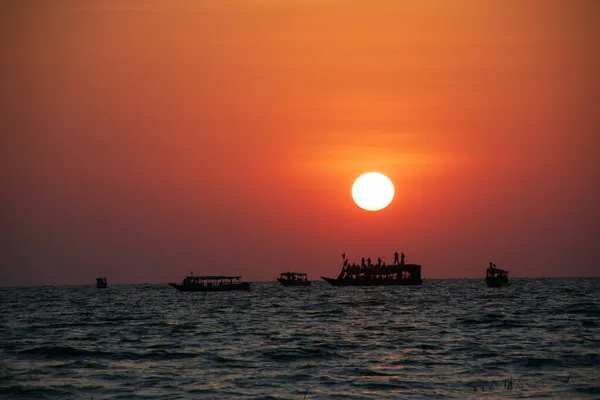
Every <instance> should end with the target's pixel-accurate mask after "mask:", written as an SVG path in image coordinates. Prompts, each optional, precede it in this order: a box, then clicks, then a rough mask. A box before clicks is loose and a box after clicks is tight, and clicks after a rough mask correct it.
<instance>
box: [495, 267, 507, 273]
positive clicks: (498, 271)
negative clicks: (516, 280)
mask: <svg viewBox="0 0 600 400" xmlns="http://www.w3.org/2000/svg"><path fill="white" fill-rule="evenodd" d="M492 271H493V272H495V273H497V274H508V271H507V270H505V269H500V268H494V269H492Z"/></svg>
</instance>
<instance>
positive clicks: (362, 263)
mask: <svg viewBox="0 0 600 400" xmlns="http://www.w3.org/2000/svg"><path fill="white" fill-rule="evenodd" d="M360 266H361V267H363V268H364V267H365V266H366V265H365V258H364V257H363V258H361V259H360Z"/></svg>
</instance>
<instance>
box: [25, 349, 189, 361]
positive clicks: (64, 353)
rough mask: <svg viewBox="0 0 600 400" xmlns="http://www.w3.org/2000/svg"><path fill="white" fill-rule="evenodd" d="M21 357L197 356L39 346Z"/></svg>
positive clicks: (161, 358)
mask: <svg viewBox="0 0 600 400" xmlns="http://www.w3.org/2000/svg"><path fill="white" fill-rule="evenodd" d="M18 353H19V355H21V356H30V357H36V356H40V357H45V358H49V359H56V360H61V359H72V358H77V357H79V358H97V359H104V358H106V359H110V360H140V359H141V360H173V359H182V358H196V357H198V356H199V354H194V353H181V352H169V351H164V350H159V351H151V352H139V353H135V352H117V353H112V352H106V351H100V350H86V349H78V348H75V347H70V346H41V347H33V348H30V349H26V350H21V351H19V352H18Z"/></svg>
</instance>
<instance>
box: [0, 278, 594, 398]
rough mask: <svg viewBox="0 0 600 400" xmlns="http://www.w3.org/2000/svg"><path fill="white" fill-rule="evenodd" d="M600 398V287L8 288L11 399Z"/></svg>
mask: <svg viewBox="0 0 600 400" xmlns="http://www.w3.org/2000/svg"><path fill="white" fill-rule="evenodd" d="M504 398H507V399H538V398H539V399H542V398H543V399H548V398H555V399H600V279H598V278H569V279H558V278H544V279H516V278H515V279H512V284H511V286H509V287H503V288H487V287H486V286H485V284H484V282H483V280H482V279H476V280H475V279H472V280H470V279H454V280H450V279H449V280H433V279H432V280H425V281H424V283H423V285H422V286H413V287H410V286H401V287H332V286H330V285H328V284H327V283H326V282H324V281H314V282H313V283H312V286H310V287H295V288H294V287H283V286H281V285H280V284H279V283H277V282H268V283H255V284H253V288H252V290H251V291H249V292H213V293H198V292H196V293H182V292H178V291H177V290H175V289H174V288H172V287H170V286H168V285H167V284H161V285H113V284H110V281H109V287H108V288H107V289H96V287H95V286H94V285H89V286H58V287H48V286H44V287H4V288H0V399H61V400H62V399H86V400H90V399H92V400H99V399H265V400H266V399H278V400H282V399H290V400H292V399H294V400H308V399H311V400H312V399H504Z"/></svg>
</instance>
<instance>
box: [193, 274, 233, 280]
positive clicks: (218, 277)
mask: <svg viewBox="0 0 600 400" xmlns="http://www.w3.org/2000/svg"><path fill="white" fill-rule="evenodd" d="M188 278H194V279H203V280H210V279H241V278H242V277H241V276H226V275H189V276H188Z"/></svg>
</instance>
